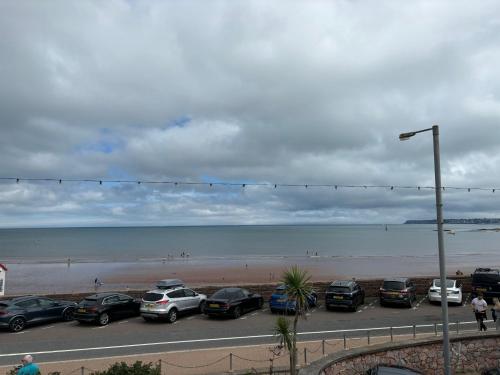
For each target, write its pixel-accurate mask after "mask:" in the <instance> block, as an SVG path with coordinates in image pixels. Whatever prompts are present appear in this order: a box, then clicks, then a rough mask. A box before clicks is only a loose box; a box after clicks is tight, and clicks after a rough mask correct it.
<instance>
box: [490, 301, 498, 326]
mask: <svg viewBox="0 0 500 375" xmlns="http://www.w3.org/2000/svg"><path fill="white" fill-rule="evenodd" d="M491 316H492V317H493V321H494V322H495V329H496V330H497V331H500V319H499V318H500V301H499V300H498V298H493V308H492V309H491Z"/></svg>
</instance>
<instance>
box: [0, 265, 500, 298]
mask: <svg viewBox="0 0 500 375" xmlns="http://www.w3.org/2000/svg"><path fill="white" fill-rule="evenodd" d="M292 265H299V266H300V267H301V268H302V269H305V270H307V271H308V272H309V274H310V275H311V280H312V281H332V280H335V279H351V278H352V277H355V278H357V279H371V278H383V277H393V276H432V275H438V273H439V269H438V260H437V256H436V257H434V256H423V257H419V256H415V257H408V256H407V257H401V256H400V257H380V256H374V257H370V256H365V257H321V256H318V257H315V256H312V257H311V256H302V257H254V258H250V259H244V258H203V259H196V258H190V259H183V258H176V259H168V260H162V259H157V260H137V261H135V262H83V263H71V264H69V265H68V264H67V263H64V262H59V263H42V264H34V263H14V264H8V266H9V272H8V274H7V281H6V292H7V295H19V294H30V293H33V294H35V293H72V292H75V293H76V292H91V291H94V290H95V287H94V280H95V278H96V277H97V278H98V279H99V280H100V281H101V282H103V285H102V286H101V287H100V288H99V290H101V291H103V290H127V289H135V290H141V289H148V288H150V287H151V286H153V285H154V283H155V282H156V281H157V280H160V279H167V278H178V279H182V280H183V281H184V282H185V283H186V284H188V285H190V286H192V287H196V286H201V285H237V284H259V283H268V282H279V280H280V279H281V275H282V273H283V271H284V270H285V269H287V268H289V267H291V266H292ZM495 265H496V266H499V265H500V259H499V257H498V256H491V255H490V256H481V257H476V256H474V257H453V258H450V259H447V272H448V274H450V275H453V274H455V271H456V270H457V269H460V270H461V271H463V272H464V273H465V274H468V273H471V272H472V271H473V270H474V268H476V267H480V266H482V267H484V266H489V267H494V266H495Z"/></svg>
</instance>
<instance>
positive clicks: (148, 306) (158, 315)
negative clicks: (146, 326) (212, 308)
mask: <svg viewBox="0 0 500 375" xmlns="http://www.w3.org/2000/svg"><path fill="white" fill-rule="evenodd" d="M206 300H207V296H206V295H204V294H200V293H196V292H195V291H193V290H191V289H189V288H186V287H185V286H184V283H183V282H182V281H181V280H178V279H167V280H160V281H159V282H158V283H157V285H156V289H154V290H150V291H149V292H147V293H146V294H145V295H144V296H143V297H142V302H141V316H142V317H143V318H144V320H146V321H149V320H155V319H165V320H166V321H167V322H169V323H173V322H175V321H176V320H177V317H178V315H181V314H186V313H189V312H203V310H204V309H205V301H206Z"/></svg>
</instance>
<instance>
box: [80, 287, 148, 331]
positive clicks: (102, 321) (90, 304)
mask: <svg viewBox="0 0 500 375" xmlns="http://www.w3.org/2000/svg"><path fill="white" fill-rule="evenodd" d="M140 307H141V301H140V300H137V299H135V298H133V297H130V296H128V295H126V294H121V293H111V292H107V293H97V294H93V295H91V296H88V297H85V299H84V300H83V301H81V302H80V303H79V304H78V306H77V308H76V311H75V314H74V316H75V319H76V320H78V321H79V322H81V323H83V322H96V323H98V324H99V325H102V326H105V325H106V324H108V323H109V322H110V320H116V319H120V318H126V317H129V316H138V315H139V314H140Z"/></svg>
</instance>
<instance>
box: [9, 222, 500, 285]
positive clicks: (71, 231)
mask: <svg viewBox="0 0 500 375" xmlns="http://www.w3.org/2000/svg"><path fill="white" fill-rule="evenodd" d="M445 230H446V231H445V235H444V236H445V237H444V239H445V241H444V244H445V252H446V258H447V264H448V266H449V269H450V271H451V270H453V269H455V268H463V269H466V270H467V269H472V268H473V267H475V266H500V249H499V247H500V230H499V229H498V228H497V227H495V226H494V225H466V224H462V225H460V224H456V225H448V226H445ZM311 257H313V258H317V259H320V260H321V259H324V260H325V261H326V260H328V261H331V260H332V259H338V260H339V261H342V262H344V263H343V264H345V265H346V266H349V265H350V266H351V267H353V269H356V268H355V267H356V265H361V264H364V265H365V266H364V268H362V269H361V268H360V271H359V272H358V276H360V277H363V276H366V277H372V276H376V275H380V274H384V273H388V272H390V271H391V269H393V268H394V267H397V266H398V264H400V265H401V267H403V268H404V270H403V271H404V272H411V271H412V270H418V273H426V271H427V270H428V271H429V273H430V272H431V271H433V270H435V265H436V262H437V232H436V225H432V224H400V225H396V224H391V225H385V224H380V225H245V226H179V227H174V226H172V227H92V228H87V227H85V228H19V229H0V263H3V264H6V265H7V266H8V268H9V273H8V278H9V280H8V281H7V282H6V285H8V286H10V289H9V290H10V291H11V292H13V293H14V292H15V293H23V292H26V289H30V291H37V292H38V291H49V290H50V291H60V289H61V288H63V287H64V286H66V287H67V286H68V284H71V288H70V289H71V290H76V289H78V288H77V285H79V283H83V282H84V283H86V284H88V282H89V279H93V276H94V275H96V274H106V273H110V272H113V270H114V269H118V268H120V267H123V266H124V265H127V264H143V265H147V264H151V263H152V264H155V263H158V262H165V259H167V260H168V261H171V260H172V261H177V260H183V261H185V260H186V259H189V260H190V262H192V264H198V265H199V264H214V263H217V264H219V263H221V264H223V263H224V262H226V263H231V262H250V263H251V264H271V263H279V262H281V261H282V260H283V259H288V260H290V259H292V260H293V259H296V260H297V261H298V263H300V261H301V260H304V259H310V258H311ZM431 265H432V267H433V268H432V270H431V269H430V267H431ZM62 267H65V271H64V276H63V275H62V272H61V270H62ZM426 267H427V268H426ZM68 270H70V271H68ZM68 272H69V273H68ZM429 273H428V274H429ZM61 277H64V279H61ZM59 284H62V286H61V287H57V288H56V286H55V285H59ZM56 289H57V290H56ZM6 290H7V288H6Z"/></svg>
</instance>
